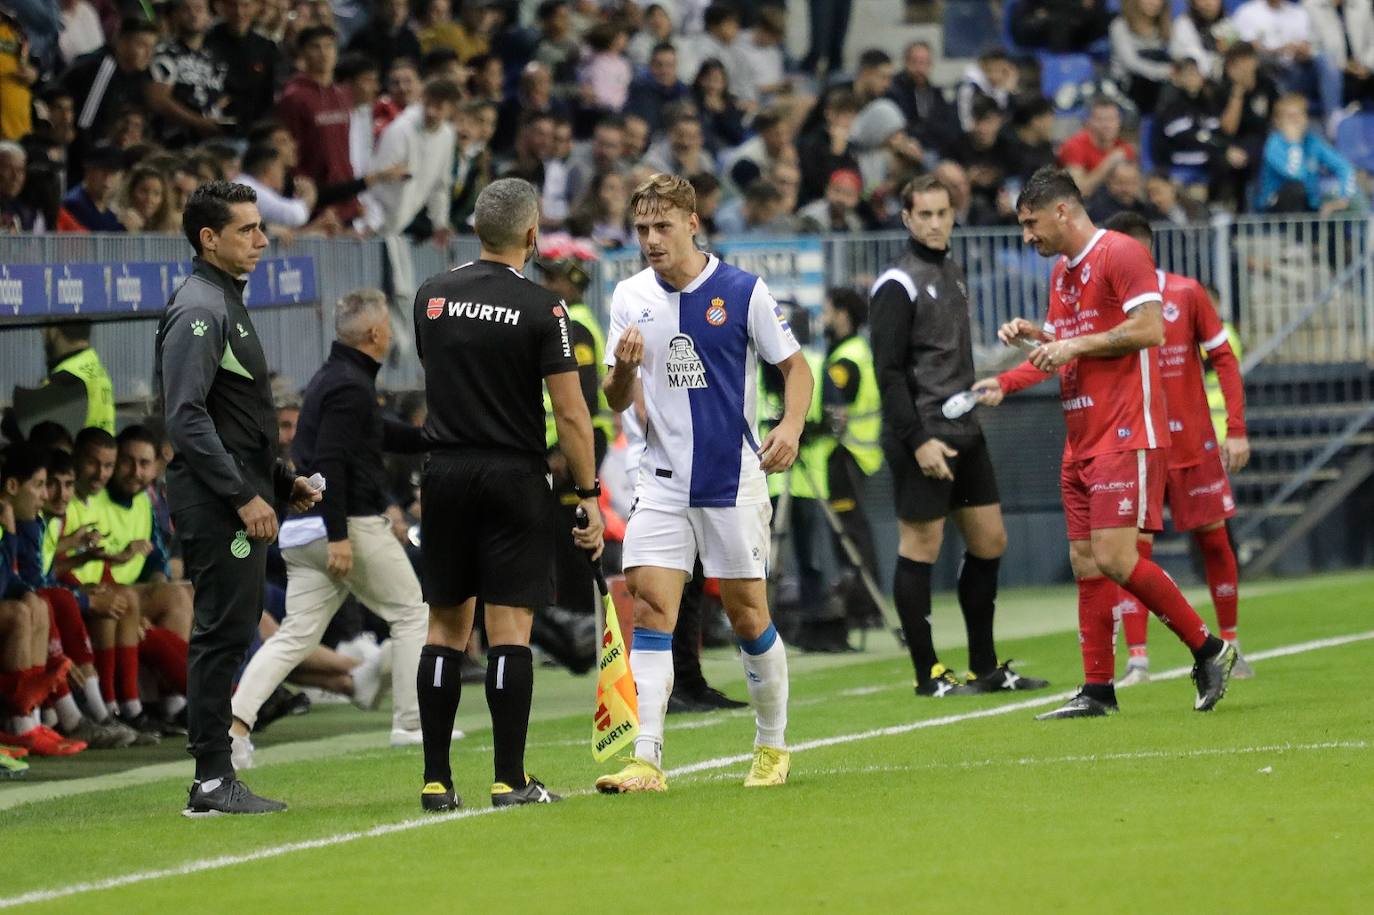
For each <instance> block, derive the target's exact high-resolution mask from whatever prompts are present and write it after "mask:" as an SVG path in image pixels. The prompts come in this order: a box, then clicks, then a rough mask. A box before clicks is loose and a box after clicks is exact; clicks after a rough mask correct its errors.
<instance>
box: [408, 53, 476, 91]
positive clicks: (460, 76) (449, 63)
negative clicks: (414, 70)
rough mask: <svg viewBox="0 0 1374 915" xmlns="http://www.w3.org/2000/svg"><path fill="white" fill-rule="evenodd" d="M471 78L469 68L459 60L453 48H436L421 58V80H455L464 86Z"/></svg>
mask: <svg viewBox="0 0 1374 915" xmlns="http://www.w3.org/2000/svg"><path fill="white" fill-rule="evenodd" d="M468 76H469V72H468V68H467V67H465V66H463V62H462V61H461V60H459V59H458V52H457V51H455V50H453V49H452V48H435V49H434V50H432V51H426V52H425V53H424V54H423V55H421V57H420V80H421V82H429V81H430V80H431V79H434V78H436V77H443V78H444V79H449V80H453V81H454V82H456V83H458V84H459V85H462V84H463V83H464V82H466V81H467V78H468Z"/></svg>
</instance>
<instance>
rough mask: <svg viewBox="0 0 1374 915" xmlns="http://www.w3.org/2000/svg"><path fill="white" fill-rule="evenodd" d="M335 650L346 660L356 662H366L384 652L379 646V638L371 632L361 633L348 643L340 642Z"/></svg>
mask: <svg viewBox="0 0 1374 915" xmlns="http://www.w3.org/2000/svg"><path fill="white" fill-rule="evenodd" d="M334 650H335V651H337V652H338V653H339V654H341V655H343V656H344V657H346V658H352V659H353V660H355V661H366V660H367V659H368V658H370V657H372V656H373V655H375V654H377V653H378V652H379V651H381V650H382V648H381V646H380V645H378V644H377V636H375V635H373V634H372V633H371V632H363V633H360V634H358V635H356V636H354V637H353V638H351V639H349V640H348V641H347V642H340V643H339V644H338V645H336V646H335V647H334Z"/></svg>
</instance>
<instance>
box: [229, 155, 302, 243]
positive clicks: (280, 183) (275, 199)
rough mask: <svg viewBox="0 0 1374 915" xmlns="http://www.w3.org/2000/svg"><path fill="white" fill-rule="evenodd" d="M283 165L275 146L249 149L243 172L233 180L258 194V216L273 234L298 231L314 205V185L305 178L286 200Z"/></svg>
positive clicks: (244, 158) (285, 181) (299, 179)
mask: <svg viewBox="0 0 1374 915" xmlns="http://www.w3.org/2000/svg"><path fill="white" fill-rule="evenodd" d="M288 180H289V178H288V176H287V168H286V162H285V161H284V160H283V159H282V155H281V153H280V152H279V151H278V150H277V148H276V147H274V146H268V145H265V144H264V145H258V146H250V147H249V148H248V152H247V153H245V154H244V157H243V172H242V174H240V175H238V176H236V177H235V178H234V181H235V182H236V183H238V184H246V185H247V186H248V187H251V188H252V189H253V190H255V191H257V194H258V213H259V214H261V216H262V221H263V222H265V223H266V224H267V225H268V227H269V228H270V230H271V231H272V234H277V235H280V233H281V230H282V229H286V230H287V231H288V232H289V231H291V230H293V229H299V228H302V227H304V226H305V224H306V223H308V222H309V221H310V210H311V208H312V207H313V206H314V204H315V186H314V184H313V183H311V182H310V180H309V179H308V178H304V177H301V178H297V179H296V181H297V184H296V187H295V191H296V193H295V194H294V195H293V196H291V197H287V196H286V194H285V190H286V186H287V181H288Z"/></svg>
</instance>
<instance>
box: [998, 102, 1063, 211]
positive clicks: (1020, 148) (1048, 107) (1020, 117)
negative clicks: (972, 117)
mask: <svg viewBox="0 0 1374 915" xmlns="http://www.w3.org/2000/svg"><path fill="white" fill-rule="evenodd" d="M1007 156H1008V158H1007V175H1008V177H1010V178H1012V179H1015V180H1019V181H1025V180H1027V179H1028V178H1030V176H1031V175H1033V174H1035V172H1036V170H1037V169H1039V168H1041V167H1042V166H1045V165H1054V164H1056V163H1057V162H1058V159H1057V158H1056V156H1055V152H1054V106H1053V105H1052V104H1051V103H1050V100H1049V99H1047V98H1045V97H1044V96H1043V95H1028V96H1025V97H1023V98H1021V99H1018V100H1017V102H1016V103H1015V104H1014V105H1012V110H1011V130H1010V131H1008V132H1007ZM1012 196H1016V195H1015V194H1013V195H1012Z"/></svg>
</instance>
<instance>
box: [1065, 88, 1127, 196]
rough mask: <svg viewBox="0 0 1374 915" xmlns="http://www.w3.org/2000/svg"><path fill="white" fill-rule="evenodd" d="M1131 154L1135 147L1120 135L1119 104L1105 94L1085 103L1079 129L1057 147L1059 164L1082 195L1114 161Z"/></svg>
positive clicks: (1091, 191)
mask: <svg viewBox="0 0 1374 915" xmlns="http://www.w3.org/2000/svg"><path fill="white" fill-rule="evenodd" d="M1135 158H1136V152H1135V149H1134V148H1133V147H1132V146H1131V144H1130V143H1127V142H1126V141H1125V140H1123V139H1122V138H1121V108H1120V107H1119V106H1118V105H1117V104H1116V102H1115V101H1113V100H1112V99H1110V98H1108V97H1107V96H1105V95H1099V96H1097V97H1095V98H1094V99H1093V100H1092V102H1090V103H1089V105H1088V118H1087V120H1086V121H1085V122H1084V127H1083V129H1082V130H1080V131H1078V133H1076V134H1074V135H1073V136H1071V137H1069V138H1068V139H1067V140H1065V141H1064V145H1063V146H1061V147H1059V164H1060V165H1062V166H1064V167H1065V168H1067V169H1068V170H1069V174H1071V175H1073V180H1074V181H1075V182H1076V183H1077V184H1078V190H1079V191H1080V192H1081V193H1082V194H1083V196H1084V198H1085V199H1086V198H1088V197H1091V196H1092V195H1093V194H1095V193H1096V192H1097V189H1098V188H1099V187H1101V186H1102V182H1104V181H1106V180H1107V175H1108V174H1109V173H1110V172H1111V170H1112V169H1113V168H1115V167H1116V164H1117V163H1118V162H1122V161H1125V160H1127V159H1135Z"/></svg>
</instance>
